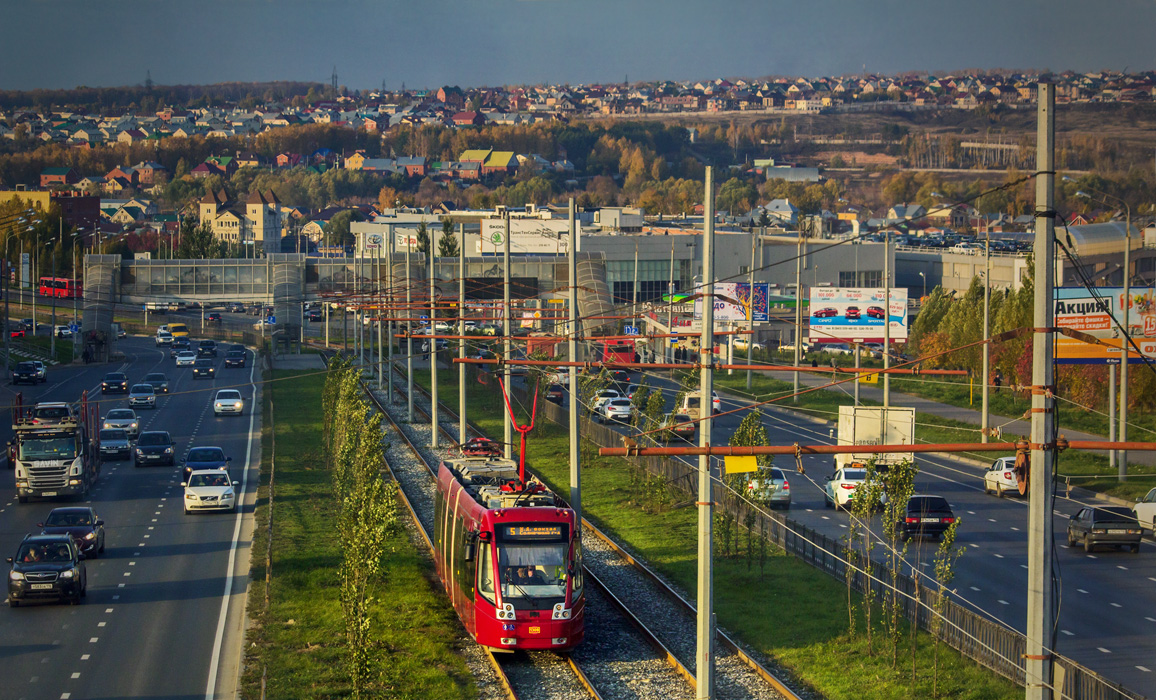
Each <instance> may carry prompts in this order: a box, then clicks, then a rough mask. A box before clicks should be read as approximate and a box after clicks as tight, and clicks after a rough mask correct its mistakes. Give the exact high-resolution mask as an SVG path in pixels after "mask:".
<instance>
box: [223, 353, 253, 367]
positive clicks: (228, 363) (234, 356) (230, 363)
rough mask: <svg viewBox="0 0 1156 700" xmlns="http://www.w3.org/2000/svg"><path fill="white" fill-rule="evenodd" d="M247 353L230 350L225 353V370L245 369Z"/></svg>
mask: <svg viewBox="0 0 1156 700" xmlns="http://www.w3.org/2000/svg"><path fill="white" fill-rule="evenodd" d="M248 356H249V353H247V352H245V351H244V350H230V351H229V352H227V353H225V369H228V368H230V367H236V368H239V369H244V368H245V361H246V360H247V359H248Z"/></svg>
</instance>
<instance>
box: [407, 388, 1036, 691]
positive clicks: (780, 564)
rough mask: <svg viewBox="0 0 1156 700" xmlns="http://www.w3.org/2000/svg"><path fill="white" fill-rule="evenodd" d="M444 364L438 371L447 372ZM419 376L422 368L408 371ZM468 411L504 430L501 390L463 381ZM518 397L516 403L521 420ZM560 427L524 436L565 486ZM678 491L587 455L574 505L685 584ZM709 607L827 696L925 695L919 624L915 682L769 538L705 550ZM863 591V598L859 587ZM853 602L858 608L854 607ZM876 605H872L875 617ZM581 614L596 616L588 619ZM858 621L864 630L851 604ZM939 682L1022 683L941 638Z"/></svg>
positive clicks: (693, 517) (486, 426)
mask: <svg viewBox="0 0 1156 700" xmlns="http://www.w3.org/2000/svg"><path fill="white" fill-rule="evenodd" d="M447 375H448V376H447ZM414 376H415V380H416V381H418V382H419V383H420V384H421V385H422V386H425V387H427V388H428V387H429V379H430V377H429V372H428V370H418V371H415V372H414ZM438 386H439V392H440V396H439V399H440V400H441V401H444V402H445V403H446V405H448V406H450V407H454V408H455V410H456V407H457V405H458V404H457V401H458V380H457V373H456V372H448V373H439V375H438ZM467 387H468V388H467V390H466V396H467V416H468V418H469V420H470V422H471V423H473V424H475V425H477V426H478V427H480V428H481V429H483V430H484V431H486V433H487V434H489V435H491V436H500V435H501V434H502V421H503V418H502V411H503V410H504V407H503V406H502V404H501V395H500V393H499V391H498V389H497V387H496V386H494V387H490V386H488V385H487V386H479V385H478V384H477V383H475V382H472V381H471V382H467ZM527 413H528V407H522V406H515V416H517V418H518V420H519V421H520V422H524V421H525V420H526V419H527V418H528V415H527ZM568 454H569V437H568V432H567V430H566V428H565V427H564V426H558V425H555V424H553V423H550V422H549V421H545V420H539V421H538V423H537V427H535V429H534V432H533V433H532V434H531V435H530V437H529V439H528V440H527V455H528V457H527V462H528V464H529V465H530V466H531V467H532V468H533V469H534V471H535V473H537V474H538V475H539V476H540V477H541V478H542V479H543V480H545V481H546V482H547V483H548V484H550V486H551V488H553V489H555V490H556V491H558V492H559V493H568V492H569V469H570V467H569V463H568V460H567V457H566V455H568ZM687 503H688V497H687V496H686V495H685V494H682V493H678V492H674V491H673V490H672V489H669V488H667V487H666V486H665V484H662V483H661V482H660V481H658V482H657V483H656V479H655V478H654V477H648V476H646V475H645V474H643V473H642V472H641V470H638V469H635V468H633V467H631V466H629V465H627V464H626V463H625V462H624V460H622V459H619V458H611V457H596V458H595V459H593V460H591V461H588V462H584V463H583V465H582V507H583V511H584V514H585V515H586V517H587V518H589V519H590V520H591V521H592V522H595V523H597V525H598V527H599V528H602V529H603V530H604V531H606V532H608V533H610V534H612V535H614V537H615V538H616V539H617V540H618V541H620V542H623V543H624V544H625V545H626V546H627V547H628V548H630V549H631V550H632V551H634V552H636V553H637V554H639V555H641V556H642V557H643V558H645V559H646V560H647V561H648V562H650V564H652V565H653V566H654V567H655V568H656V569H657V570H658V571H660V572H662V574H663V575H665V576H667V577H668V578H669V579H671V580H673V581H674V582H676V583H677V584H678V585H679V586H681V588H682V589H683V590H684V591H694V590H695V587H696V583H695V582H696V576H697V561H696V548H697V537H698V535H697V527H698V526H697V517H698V516H697V511H696V510H695V509H694V508H693V507H686V504H687ZM714 567H715V568H714V581H715V606H716V614H717V616H718V620H719V623H720V624H721V625H723V626H724V627H726V628H727V629H729V630H731V631H732V632H734V633H736V634H737V635H738V636H739V637H741V638H742V639H743V640H744V641H745V642H746V643H748V644H750V645H751V646H753V647H754V648H756V649H759V650H761V651H762V652H764V653H766V654H768V655H769V656H773V657H774V658H775V659H777V660H778V661H779V662H780V663H782V664H783V665H784V666H786V667H787V668H789V669H791V671H792V672H793V673H794V674H795V675H796V676H797V677H798V678H799V679H800V680H801V681H802V682H803V683H805V684H807V685H809V686H811V687H812V688H814V689H816V690H817V691H819V692H820V693H822V694H823V695H825V696H826V697H828V698H830V699H831V700H875V699H878V700H892V699H896V700H898V699H899V698H913V697H921V698H930V697H932V692H931V686H932V676H931V663H932V662H931V655H932V644H931V637H930V636H929V635H927V634H926V633H922V632H921V633H919V634H918V635H917V640H916V641H917V649H918V651H917V655H916V668H917V672H916V682H915V686H914V688H912V685H911V656H910V651H909V649H910V646H911V643H910V638H906V637H905V638H904V639H903V641H901V643H900V662H899V668H898V669H894V670H893V669H892V668H891V661H890V657H889V655H887V654H884V653H881V651H880V649H881V648H882V647H881V641H880V640H881V639H882V635H883V633H882V631H881V630H880V631H878V632H877V633H876V639H875V654H874V655H871V654H869V653H868V651H867V643H866V639H865V636H864V635H863V634H862V632H861V633H860V635H859V636H858V637H856V638H854V639H850V638H848V635H847V619H848V615H847V600H846V597H847V594H846V588H845V586H844V585H843V584H842V582H840V581H837V580H835V579H833V578H831V577H830V576H828V575H826V574H824V573H822V572H820V571H817V570H816V569H814V568H812V567H810V566H809V565H807V564H804V563H803V562H801V561H798V560H796V559H795V558H794V557H791V556H789V555H787V554H785V553H784V552H783V551H782V550H778V549H776V548H774V547H769V546H768V547H766V548H765V550H763V549H761V548H760V547H759V545H758V542H757V540H756V541H755V542H753V543H751V544H750V546H749V547H748V544H747V539H746V537H745V535H742V536H739V537H738V542H737V543H735V546H734V547H733V548H732V554H731V555H730V556H723V555H721V554H720V553H718V540H716V554H715V560H714ZM859 600H860V601H861V598H859ZM860 611H861V607H860ZM880 616H881V613H880V611H879V608H878V607H877V608H876V613H875V619H876V621H878V620H879V618H880ZM591 624H597V621H596V620H592V621H591ZM857 628H858V629H859V630H860V631H862V630H864V629H865V621H864V620H863V619H862V615H861V613H860V615H859V622H858V625H857ZM939 656H940V659H939V663H940V669H939V692H940V695H941V696H942V697H950V698H962V699H968V700H980V699H983V700H989V699H990V700H994V699H997V698H1007V699H1008V700H1010V699H1011V698H1018V697H1021V696H1022V695H1023V691H1022V690H1021V689H1020V688H1019V687H1018V686H1016V685H1015V684H1014V683H1012V682H1011V681H1008V680H1006V679H1004V678H1002V677H1000V676H998V675H996V674H995V673H993V672H990V671H988V670H987V669H984V668H981V667H980V666H978V665H976V664H974V663H973V662H971V661H969V660H967V659H964V658H963V657H962V656H960V655H959V654H958V653H956V652H955V651H954V650H952V649H950V648H949V647H946V646H941V648H940V655H939Z"/></svg>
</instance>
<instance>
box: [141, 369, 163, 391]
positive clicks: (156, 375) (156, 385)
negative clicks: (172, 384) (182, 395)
mask: <svg viewBox="0 0 1156 700" xmlns="http://www.w3.org/2000/svg"><path fill="white" fill-rule="evenodd" d="M140 383H141V384H148V385H149V386H151V387H152V388H153V392H154V393H157V394H167V393H169V378H168V376H167V375H166V374H165V373H164V372H150V373H148V374H146V375H145V376H144V379H142V380H140Z"/></svg>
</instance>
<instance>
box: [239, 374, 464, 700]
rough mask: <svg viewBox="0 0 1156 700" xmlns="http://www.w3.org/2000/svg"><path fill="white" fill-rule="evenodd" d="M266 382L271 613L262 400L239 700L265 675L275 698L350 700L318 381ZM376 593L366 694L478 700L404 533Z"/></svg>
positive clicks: (443, 605) (253, 692) (442, 609)
mask: <svg viewBox="0 0 1156 700" xmlns="http://www.w3.org/2000/svg"><path fill="white" fill-rule="evenodd" d="M273 379H275V380H279V381H275V382H273V383H271V384H267V385H266V387H267V389H266V399H268V397H269V395H270V393H272V395H273V399H274V401H275V409H274V410H275V418H276V436H277V444H276V449H277V464H276V482H275V485H276V493H275V497H274V507H273V516H274V518H273V520H274V524H273V528H274V536H273V567H272V581H273V583H272V587H271V606H270V609H269V611H268V613H265V612H263V609H264V598H265V573H266V572H265V552H266V547H267V545H268V540H267V538H266V534H265V533H266V529H265V524H266V522H267V518H268V510H267V509H268V479H269V466H270V450H271V449H272V431H271V430H270V428H269V426H270V424H271V422H270V420H269V419H270V413H269V407H268V401H266V407H265V414H264V415H265V423H264V425H265V429H264V432H263V436H262V455H263V458H262V479H261V491H260V493H259V496H260V499H259V501H258V509H257V513H256V522H257V532H256V533H255V534H254V542H253V562H252V567H251V571H252V578H253V585H252V587H251V592H250V596H249V608H250V611H249V612H250V617H251V618H252V622H253V625H252V627H251V629H250V630H249V632H248V639H247V640H246V659H245V672H244V677H243V684H244V691H245V692H244V695H245V697H250V698H257V697H259V696H260V683H261V674H262V670H263V669H265V668H267V669H268V690H267V695H268V697H270V698H334V697H346V696H348V695H349V694H350V687H349V683H348V675H347V673H346V669H345V665H344V664H345V654H344V652H343V639H344V624H343V621H342V614H341V604H340V601H339V598H338V596H339V592H340V578H339V571H338V569H339V566H340V554H339V551H338V547H337V541H338V540H337V535H336V532H335V529H334V523H335V516H336V512H337V509H336V505H335V503H334V501H333V499H332V495H331V494H332V489H331V486H330V476H329V471H328V470H327V469H326V467H325V463H324V460H323V459H322V456H321V445H320V437H321V426H322V411H321V389H322V385H323V383H324V376H323V375H319V374H317V373H310V372H300V371H275V372H274V373H273ZM280 380H284V381H280ZM269 389H272V391H271V392H270V391H269ZM372 595H373V596H374V598H375V599H376V602H375V605H374V608H373V630H372V633H371V634H372V636H373V644H374V647H375V650H376V652H377V653H376V654H375V656H376V659H377V662H376V666H375V669H374V671H375V673H376V674H377V680H376V683H375V685H374V687H373V688H372V689H370V690H369V696H370V697H391V698H450V699H456V698H463V699H467V698H473V697H475V695H476V691H475V688H474V684H473V679H472V676H471V674H470V672H469V670H468V669H467V667H466V665H465V662H464V660H463V657H462V656H461V655H460V653H459V649H458V643H459V640H460V639H461V638H462V633H461V628H460V625H459V623H458V622H457V619H456V617H455V616H454V614H453V610H452V608H451V607H450V606H449V604H448V601H447V600H446V597H445V595H444V593H443V592H442V590H441V586H440V584H438V583H437V580H436V576H435V575H434V573H433V569H432V564H430V563H429V562H428V561H427V560H426V558H425V557H424V556H422V554H421V553H419V551H418V550H416V549H415V547H414V545H413V544H412V543H411V542H410V540H409V538H408V536H407V535H406V534H405V533H404V532H402V533H399V534H398V535H396V536H395V537H394V538H393V540H392V541H391V542H390V553H389V554H388V555H387V561H386V563H385V566H384V567H383V576H382V579H381V580H380V581H379V582H378V583H377V586H376V589H375V590H374V591H373V593H372Z"/></svg>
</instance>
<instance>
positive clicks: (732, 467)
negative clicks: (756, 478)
mask: <svg viewBox="0 0 1156 700" xmlns="http://www.w3.org/2000/svg"><path fill="white" fill-rule="evenodd" d="M723 468H724V469H726V473H727V474H742V473H744V472H755V471H758V470H759V458H758V457H755V456H754V455H742V456H734V455H727V456H726V457H723Z"/></svg>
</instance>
